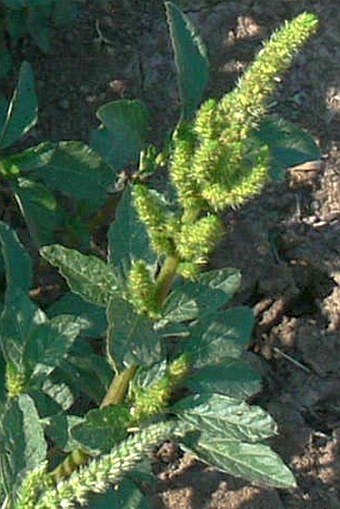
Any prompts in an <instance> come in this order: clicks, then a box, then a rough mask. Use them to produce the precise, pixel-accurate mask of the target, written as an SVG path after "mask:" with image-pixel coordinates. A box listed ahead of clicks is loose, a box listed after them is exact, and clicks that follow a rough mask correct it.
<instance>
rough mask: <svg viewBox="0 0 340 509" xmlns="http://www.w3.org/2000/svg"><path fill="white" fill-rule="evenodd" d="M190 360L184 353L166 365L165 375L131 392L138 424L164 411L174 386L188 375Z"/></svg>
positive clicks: (135, 418)
mask: <svg viewBox="0 0 340 509" xmlns="http://www.w3.org/2000/svg"><path fill="white" fill-rule="evenodd" d="M190 370H191V362H190V358H189V355H188V354H186V353H184V354H182V355H181V356H180V357H178V358H177V359H175V360H174V361H172V363H171V364H170V365H169V366H168V368H167V371H166V373H165V375H164V376H163V377H162V378H161V379H160V380H157V381H156V382H155V383H153V384H151V385H150V386H148V387H146V388H145V389H142V388H141V389H138V390H135V391H134V393H133V399H134V403H133V409H134V410H133V417H134V420H135V422H136V424H137V425H138V424H139V423H140V422H143V421H144V420H147V419H151V418H152V417H155V416H157V415H158V414H161V413H162V412H164V411H165V409H166V408H167V406H168V404H169V401H170V398H171V397H172V395H173V393H174V390H175V389H176V387H177V386H178V385H179V384H180V383H181V382H182V381H183V380H184V379H185V378H186V377H187V376H188V375H189V373H190Z"/></svg>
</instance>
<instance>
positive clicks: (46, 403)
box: [28, 389, 62, 419]
mask: <svg viewBox="0 0 340 509" xmlns="http://www.w3.org/2000/svg"><path fill="white" fill-rule="evenodd" d="M28 394H29V396H30V397H31V398H32V399H33V401H34V404H35V406H36V408H37V411H38V414H39V416H40V418H41V419H45V418H46V417H49V416H50V415H56V414H59V413H60V412H61V411H62V407H61V406H60V405H59V404H58V403H57V402H56V401H54V400H53V399H52V398H51V397H50V396H48V394H45V393H44V392H43V391H42V390H41V389H33V390H30V391H29V393H28Z"/></svg>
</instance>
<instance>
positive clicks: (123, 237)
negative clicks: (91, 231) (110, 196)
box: [108, 188, 156, 281]
mask: <svg viewBox="0 0 340 509" xmlns="http://www.w3.org/2000/svg"><path fill="white" fill-rule="evenodd" d="M108 241H109V260H110V262H111V263H112V264H113V265H114V267H115V270H116V271H117V274H119V277H120V278H121V279H122V281H125V280H126V278H127V276H128V273H129V271H130V268H131V265H132V262H133V261H134V260H145V261H146V262H147V263H149V264H154V263H155V261H156V257H155V254H154V253H153V251H152V249H151V246H150V243H149V238H148V233H147V230H146V227H145V225H144V223H142V222H141V221H140V219H139V217H138V214H137V212H136V210H135V207H134V205H133V200H132V197H131V189H130V188H127V189H126V190H125V192H124V194H123V196H122V198H121V200H120V202H119V205H118V207H117V211H116V219H115V221H114V222H113V223H112V224H111V226H110V229H109V234H108Z"/></svg>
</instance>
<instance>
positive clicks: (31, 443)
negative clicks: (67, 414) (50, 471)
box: [1, 394, 47, 496]
mask: <svg viewBox="0 0 340 509" xmlns="http://www.w3.org/2000/svg"><path fill="white" fill-rule="evenodd" d="M1 435H2V437H1V442H2V443H1V456H2V458H1V459H2V460H5V461H1V463H2V467H4V466H5V470H6V471H5V472H2V474H3V476H4V477H5V479H6V481H7V482H6V484H7V489H8V491H9V495H10V496H13V495H14V494H15V492H16V490H15V487H17V486H18V484H19V483H20V481H21V480H22V479H23V477H24V476H25V474H27V473H28V472H29V471H31V470H33V469H34V468H35V467H37V466H38V465H40V464H41V462H42V461H44V460H45V458H46V452H47V445H46V442H45V438H44V432H43V428H42V425H41V423H40V420H39V415H38V412H37V410H36V408H35V405H34V403H33V400H32V398H30V397H29V396H28V395H26V394H25V395H22V396H20V397H19V398H18V399H15V400H13V399H12V400H10V401H9V403H8V406H7V409H6V412H5V414H4V416H3V418H2V422H1Z"/></svg>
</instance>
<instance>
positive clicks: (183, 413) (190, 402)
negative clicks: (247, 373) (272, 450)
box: [172, 394, 277, 442]
mask: <svg viewBox="0 0 340 509" xmlns="http://www.w3.org/2000/svg"><path fill="white" fill-rule="evenodd" d="M172 411H174V412H175V413H176V414H177V415H178V416H179V418H180V419H181V420H182V421H184V422H187V423H188V424H190V425H192V426H193V428H195V429H197V430H199V431H203V432H207V433H211V434H212V435H214V436H215V437H216V438H219V437H220V438H223V439H225V440H231V441H235V440H239V441H242V442H258V441H260V440H265V439H267V438H269V437H271V436H273V435H275V434H276V431H277V427H276V424H275V422H274V421H273V419H272V417H271V416H270V415H269V414H268V413H267V412H265V411H264V410H263V409H262V408H260V407H258V406H250V405H248V404H247V403H246V402H245V401H242V400H239V399H235V398H230V397H229V396H224V395H222V394H195V395H194V396H189V397H187V398H185V399H183V400H181V401H180V402H179V403H176V404H175V405H174V406H173V407H172Z"/></svg>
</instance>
